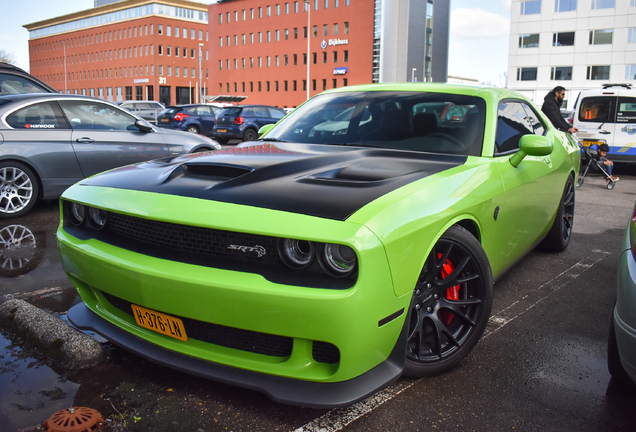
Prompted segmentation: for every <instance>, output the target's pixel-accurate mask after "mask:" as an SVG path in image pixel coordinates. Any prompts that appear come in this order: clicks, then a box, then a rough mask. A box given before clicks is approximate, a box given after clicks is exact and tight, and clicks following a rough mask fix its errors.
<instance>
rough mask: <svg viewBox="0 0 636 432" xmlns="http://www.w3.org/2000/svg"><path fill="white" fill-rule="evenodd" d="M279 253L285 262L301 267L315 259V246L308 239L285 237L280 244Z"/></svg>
mask: <svg viewBox="0 0 636 432" xmlns="http://www.w3.org/2000/svg"><path fill="white" fill-rule="evenodd" d="M279 253H280V256H281V258H282V259H283V261H284V262H285V264H287V265H288V266H290V267H292V268H296V269H301V268H305V267H307V266H309V265H310V264H311V263H312V261H313V260H314V256H315V247H314V244H313V243H312V242H310V241H307V240H294V239H283V240H282V241H281V242H280V245H279Z"/></svg>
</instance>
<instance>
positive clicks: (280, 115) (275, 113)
mask: <svg viewBox="0 0 636 432" xmlns="http://www.w3.org/2000/svg"><path fill="white" fill-rule="evenodd" d="M269 112H270V113H271V115H270V117H271V118H273V119H275V120H280V119H282V118H283V117H285V113H284V112H281V111H278V110H277V109H272V108H269Z"/></svg>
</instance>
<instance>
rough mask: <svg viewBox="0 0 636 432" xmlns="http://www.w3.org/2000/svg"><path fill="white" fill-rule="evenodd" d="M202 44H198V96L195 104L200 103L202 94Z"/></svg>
mask: <svg viewBox="0 0 636 432" xmlns="http://www.w3.org/2000/svg"><path fill="white" fill-rule="evenodd" d="M202 48H203V44H202V43H200V44H199V96H198V97H197V103H201V95H202V94H203V90H202V88H201V79H202V75H201V57H202V56H203V50H202Z"/></svg>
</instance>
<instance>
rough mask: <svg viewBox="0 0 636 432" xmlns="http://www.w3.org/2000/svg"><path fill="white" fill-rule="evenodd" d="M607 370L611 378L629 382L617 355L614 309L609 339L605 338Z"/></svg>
mask: <svg viewBox="0 0 636 432" xmlns="http://www.w3.org/2000/svg"><path fill="white" fill-rule="evenodd" d="M607 369H608V370H609V373H610V375H612V377H613V378H616V379H617V380H618V381H621V382H631V379H630V378H629V375H627V372H625V369H623V365H622V364H621V356H620V354H619V353H618V344H617V343H616V330H615V326H614V309H612V320H611V321H610V329H609V337H608V338H607Z"/></svg>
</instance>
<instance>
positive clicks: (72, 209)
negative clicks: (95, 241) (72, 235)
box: [68, 202, 86, 226]
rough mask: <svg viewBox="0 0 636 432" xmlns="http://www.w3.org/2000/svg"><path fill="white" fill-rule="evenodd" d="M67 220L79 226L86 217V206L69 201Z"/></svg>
mask: <svg viewBox="0 0 636 432" xmlns="http://www.w3.org/2000/svg"><path fill="white" fill-rule="evenodd" d="M68 216H69V220H70V221H71V223H72V224H73V225H75V226H80V225H81V224H83V223H84V220H85V219H86V207H85V206H84V205H82V204H78V203H74V202H72V203H70V204H69V211H68Z"/></svg>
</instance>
